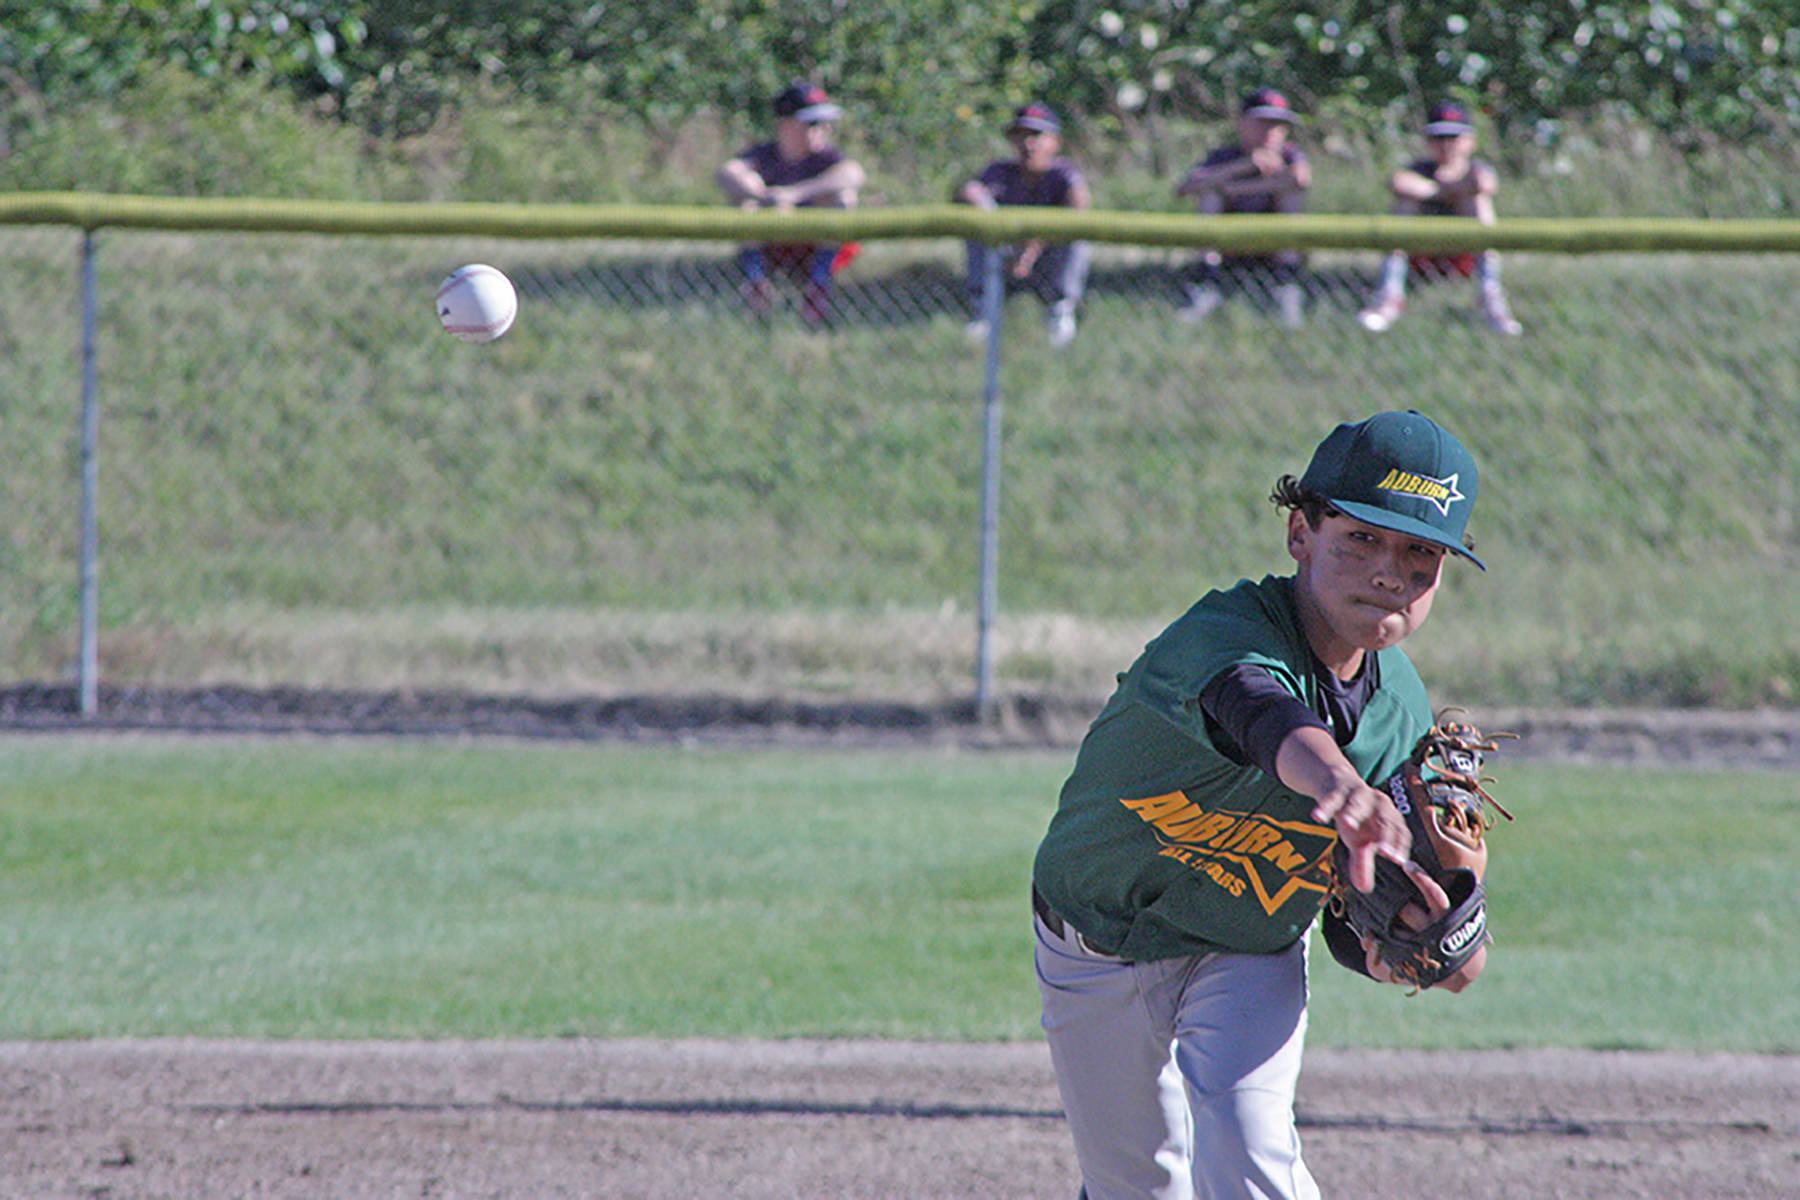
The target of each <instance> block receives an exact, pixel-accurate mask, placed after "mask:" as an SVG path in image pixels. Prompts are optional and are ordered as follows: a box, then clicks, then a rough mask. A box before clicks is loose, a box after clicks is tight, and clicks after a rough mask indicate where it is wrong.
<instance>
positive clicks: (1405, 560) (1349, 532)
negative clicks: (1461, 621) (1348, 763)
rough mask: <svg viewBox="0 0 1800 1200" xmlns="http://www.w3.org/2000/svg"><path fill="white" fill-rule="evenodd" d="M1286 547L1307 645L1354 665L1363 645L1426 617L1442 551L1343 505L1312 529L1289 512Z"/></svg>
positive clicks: (1330, 660)
mask: <svg viewBox="0 0 1800 1200" xmlns="http://www.w3.org/2000/svg"><path fill="white" fill-rule="evenodd" d="M1288 553H1289V554H1291V555H1293V557H1294V561H1295V562H1296V563H1298V564H1299V570H1298V571H1297V572H1296V573H1295V581H1296V587H1297V589H1298V592H1299V596H1300V618H1301V622H1302V624H1303V625H1304V626H1305V628H1306V633H1307V637H1308V639H1309V640H1310V641H1311V642H1312V646H1313V651H1314V653H1316V654H1318V656H1319V659H1320V661H1321V662H1323V663H1324V664H1325V665H1326V666H1327V667H1330V668H1332V669H1333V670H1341V671H1349V672H1351V673H1354V671H1355V670H1356V669H1357V668H1358V667H1360V666H1361V665H1362V656H1363V654H1364V653H1365V652H1368V651H1375V650H1385V649H1387V648H1388V647H1389V646H1393V645H1396V644H1398V643H1399V642H1400V640H1401V639H1403V638H1405V637H1406V636H1407V635H1408V634H1410V633H1411V632H1412V631H1413V630H1415V629H1417V628H1418V627H1419V626H1421V625H1423V624H1424V623H1425V618H1426V617H1428V616H1430V615H1431V602H1432V600H1433V598H1434V597H1435V596H1436V595H1437V587H1438V580H1439V578H1440V577H1441V575H1442V571H1443V566H1444V555H1445V553H1446V551H1445V550H1444V548H1443V547H1442V546H1439V545H1436V544H1435V543H1432V542H1426V541H1421V540H1419V539H1418V538H1415V537H1413V536H1411V535H1409V534H1404V533H1396V532H1394V531H1393V530H1391V529H1382V528H1380V527H1379V526H1375V525H1370V524H1368V523H1367V522H1365V521H1359V520H1357V519H1356V518H1355V517H1349V516H1345V515H1343V514H1342V513H1332V514H1330V515H1328V516H1327V517H1326V518H1325V519H1324V520H1322V521H1320V522H1319V527H1318V528H1317V529H1314V528H1313V527H1312V526H1310V525H1308V524H1307V523H1306V518H1305V517H1304V516H1302V515H1301V514H1300V513H1299V512H1293V513H1290V514H1289V518H1288ZM1346 677H1347V676H1346Z"/></svg>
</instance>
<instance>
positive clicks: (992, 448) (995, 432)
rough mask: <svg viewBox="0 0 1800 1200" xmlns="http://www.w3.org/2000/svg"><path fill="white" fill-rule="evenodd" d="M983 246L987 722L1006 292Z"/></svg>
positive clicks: (982, 634)
mask: <svg viewBox="0 0 1800 1200" xmlns="http://www.w3.org/2000/svg"><path fill="white" fill-rule="evenodd" d="M983 250H984V252H985V254H986V258H987V263H986V266H987V270H986V271H985V272H984V278H983V281H982V291H981V316H982V319H983V320H984V321H986V322H987V359H986V363H985V366H984V368H983V377H982V388H981V403H982V414H983V417H984V430H983V434H982V454H981V597H980V604H979V615H978V617H977V624H976V637H975V719H976V720H977V721H978V722H981V723H983V724H985V723H986V722H988V721H989V720H991V719H992V717H993V711H994V618H995V614H996V612H997V610H998V607H999V600H998V593H999V589H1000V567H999V561H1000V334H1001V329H1000V323H1001V315H1002V313H1003V311H1004V309H1005V292H1004V290H1003V288H1002V285H1001V282H1000V251H999V250H998V249H997V248H996V247H993V246H984V247H983Z"/></svg>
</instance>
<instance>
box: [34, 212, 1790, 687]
mask: <svg viewBox="0 0 1800 1200" xmlns="http://www.w3.org/2000/svg"><path fill="white" fill-rule="evenodd" d="M83 248H84V240H83V235H82V234H81V233H79V232H71V231H67V230H63V229H59V228H51V227H41V226H9V227H5V228H0V263H3V264H4V266H5V269H6V272H7V277H8V278H9V279H10V280H11V281H12V286H11V287H10V288H8V289H7V291H6V293H5V294H4V296H0V381H3V383H4V387H3V391H0V396H3V397H4V403H5V405H6V408H5V414H6V415H5V427H6V430H7V435H8V436H7V445H8V448H9V463H10V470H9V471H8V473H7V476H6V484H5V486H6V495H5V503H6V511H7V514H8V517H9V520H8V525H7V536H6V541H5V562H4V567H5V570H4V571H3V572H0V602H3V608H0V637H3V639H4V643H5V647H6V651H7V655H6V661H7V663H8V664H9V667H8V674H10V675H11V676H12V678H13V679H14V680H15V681H17V682H34V681H35V682H67V681H69V680H70V679H71V678H72V677H73V676H74V674H75V673H76V672H77V671H78V670H79V669H80V663H79V661H78V646H79V628H80V611H79V610H80V598H81V588H80V562H81V554H80V549H81V546H80V543H81V520H80V514H81V504H80V495H81V491H80V487H79V482H80V477H81V468H82V465H83V448H82V438H81V415H80V413H81V399H82V391H83V389H82V367H83V362H82V353H83V349H82V348H83V336H82V290H81V286H80V279H81V275H80V264H81V261H82V255H83ZM87 248H88V249H89V250H90V251H91V253H92V263H93V267H94V273H93V280H94V291H93V300H94V303H95V308H94V316H95V321H94V325H93V329H94V335H95V337H94V341H93V344H92V349H93V360H92V367H93V378H94V379H95V380H96V381H97V388H96V395H97V399H98V403H99V410H98V411H99V414H100V423H99V426H98V429H99V438H98V442H97V443H96V447H95V448H96V454H95V457H94V459H93V463H92V465H93V467H94V478H95V480H96V481H97V485H98V486H97V491H96V493H95V495H96V498H97V508H96V512H97V515H98V523H97V535H98V536H97V545H98V557H97V560H96V562H97V575H96V580H97V584H98V590H97V596H98V601H99V603H98V610H97V618H98V641H97V646H98V673H99V677H100V678H101V679H102V680H104V681H105V682H106V683H108V684H109V685H120V686H131V685H210V684H223V683H232V684H243V685H249V686H255V687H275V686H293V687H305V688H398V689H431V688H464V689H470V690H477V691H500V692H508V693H524V694H533V695H555V694H583V695H623V694H629V693H638V692H643V691H647V690H657V689H661V690H667V691H674V692H682V693H719V694H733V695H792V694H808V695H833V696H845V695H852V696H866V697H934V698H935V697H945V696H959V695H967V694H968V693H969V692H970V691H971V689H972V688H974V687H975V686H976V678H977V675H978V668H979V667H980V664H979V663H978V657H980V656H981V655H984V654H985V655H986V657H987V659H988V664H989V668H990V669H991V671H992V676H993V680H994V684H995V686H996V687H997V688H998V690H999V692H1000V693H1002V694H1016V693H1029V692H1046V691H1047V692H1056V693H1062V694H1072V695H1081V696H1095V697H1098V696H1101V695H1104V693H1105V691H1106V689H1107V688H1108V686H1109V685H1110V682H1111V676H1112V673H1113V672H1114V671H1116V670H1118V669H1121V668H1122V667H1123V666H1124V665H1125V664H1126V663H1127V662H1128V661H1129V660H1130V658H1131V657H1132V656H1133V655H1134V654H1135V652H1136V650H1137V649H1138V647H1139V646H1141V644H1142V642H1143V640H1144V639H1145V638H1146V637H1147V636H1149V635H1150V634H1152V633H1154V632H1155V630H1156V629H1158V628H1160V627H1161V626H1162V625H1163V624H1165V623H1166V622H1167V621H1168V620H1169V619H1170V618H1171V617H1172V616H1173V615H1175V614H1176V613H1178V612H1179V611H1180V610H1181V609H1183V608H1185V607H1186V605H1187V604H1188V603H1190V602H1191V601H1192V599H1194V598H1195V597H1197V596H1198V595H1199V594H1200V593H1201V592H1203V591H1204V590H1206V589H1208V588H1210V587H1214V586H1222V585H1226V584H1229V583H1230V582H1232V581H1233V580H1235V579H1237V578H1239V577H1241V576H1245V575H1260V574H1263V573H1266V572H1281V571H1285V570H1287V569H1288V568H1289V565H1290V564H1289V563H1288V561H1287V559H1286V556H1285V553H1284V550H1283V546H1282V541H1281V532H1280V530H1281V526H1280V520H1279V517H1278V515H1277V514H1276V512H1275V510H1273V509H1272V508H1271V507H1270V506H1269V504H1268V503H1267V500H1266V497H1267V494H1268V492H1269V489H1270V487H1271V485H1272V484H1273V482H1274V480H1275V479H1276V477H1277V476H1278V475H1280V474H1281V473H1283V472H1289V471H1292V472H1298V471H1300V470H1301V469H1302V468H1303V467H1304V465H1305V460H1306V457H1307V455H1308V454H1309V453H1310V450H1311V448H1312V446H1313V445H1314V444H1315V443H1316V442H1317V441H1318V439H1319V438H1320V437H1321V436H1322V435H1323V434H1324V433H1325V432H1326V431H1327V430H1328V429H1329V428H1330V427H1331V426H1332V425H1333V424H1335V423H1336V422H1338V421H1340V420H1346V419H1356V418H1360V417H1361V416H1364V415H1367V414H1368V413H1369V412H1372V411H1376V410H1379V409H1383V408H1390V407H1407V408H1418V409H1421V410H1422V411H1425V412H1427V413H1429V414H1430V415H1432V416H1434V417H1436V418H1437V419H1439V420H1441V421H1443V422H1444V423H1445V424H1446V425H1448V426H1449V427H1451V428H1452V429H1453V430H1455V431H1456V432H1457V433H1458V434H1459V435H1460V436H1461V437H1462V438H1463V439H1464V440H1465V441H1466V442H1467V443H1468V444H1469V445H1470V446H1471V448H1472V449H1473V450H1474V452H1475V453H1476V456H1477V459H1478V461H1479V462H1480V463H1481V464H1482V468H1483V478H1482V486H1481V497H1480V502H1479V504H1478V506H1477V508H1476V511H1475V517H1474V521H1473V523H1472V526H1471V528H1472V530H1473V531H1474V533H1475V536H1476V538H1477V543H1478V546H1479V548H1480V550H1481V552H1482V554H1483V556H1484V558H1486V559H1487V561H1488V562H1489V564H1490V567H1491V569H1490V570H1489V571H1488V572H1486V573H1485V574H1484V573H1481V572H1477V571H1473V570H1461V569H1458V568H1457V567H1456V566H1455V565H1453V566H1452V568H1451V569H1450V570H1448V571H1447V578H1446V583H1445V587H1444V594H1443V596H1442V597H1441V598H1440V601H1439V608H1438V611H1439V616H1438V617H1437V618H1436V619H1435V620H1434V622H1433V623H1432V624H1431V625H1429V626H1427V628H1426V630H1425V631H1424V632H1423V633H1421V634H1420V635H1419V637H1418V638H1417V639H1415V643H1413V644H1410V645H1411V646H1412V648H1413V651H1414V656H1415V658H1417V659H1419V660H1420V662H1421V665H1422V667H1424V668H1425V669H1426V671H1427V677H1428V678H1432V679H1433V680H1434V684H1435V685H1436V687H1437V689H1438V691H1439V692H1440V693H1441V696H1442V698H1443V699H1445V700H1453V699H1455V698H1457V697H1459V696H1461V697H1465V698H1466V697H1471V696H1480V697H1481V698H1482V699H1483V700H1484V701H1486V702H1490V703H1520V704H1558V705H1582V704H1599V703H1620V702H1633V703H1642V704H1672V705H1698V704H1719V705H1739V706H1741V705H1752V704H1776V705H1785V704H1788V703H1790V702H1792V701H1793V699H1794V695H1793V688H1794V686H1795V685H1796V684H1797V683H1800V639H1796V638H1795V636H1794V635H1793V634H1792V632H1791V628H1790V623H1788V622H1786V621H1785V620H1784V619H1783V618H1784V617H1785V611H1784V610H1785V608H1786V598H1787V596H1789V595H1790V594H1791V593H1792V592H1793V590H1794V585H1795V584H1796V582H1800V530H1797V529H1796V523H1795V495H1794V492H1795V479H1796V476H1797V474H1800V472H1797V471H1796V468H1797V467H1800V462H1797V461H1796V460H1797V458H1800V413H1797V409H1800V404H1797V403H1796V401H1797V400H1800V358H1797V356H1796V353H1795V350H1794V348H1793V330H1794V324H1793V315H1792V314H1793V302H1794V301H1793V298H1794V296H1795V295H1796V292H1797V290H1800V258H1796V257H1794V256H1791V255H1783V254H1734V255H1702V254H1676V253H1662V254H1652V253H1642V254H1606V255H1591V256H1585V257H1572V256H1563V255H1557V254H1551V253H1524V252H1513V253H1508V254H1507V256H1506V258H1505V263H1504V277H1505V279H1506V282H1507V284H1508V287H1509V290H1510V296H1511V300H1512V309H1513V312H1514V314H1515V315H1516V317H1517V319H1518V321H1519V322H1520V323H1521V325H1522V327H1523V332H1522V334H1521V335H1520V336H1516V337H1514V336H1505V335H1503V334H1496V333H1495V332H1493V331H1492V329H1490V327H1489V324H1488V322H1487V321H1486V320H1485V319H1484V317H1483V314H1482V310H1481V309H1480V307H1479V305H1478V293H1477V289H1476V287H1475V285H1474V283H1473V282H1472V281H1470V280H1467V279H1463V278H1461V277H1452V278H1448V279H1444V280H1440V281H1437V282H1434V283H1429V284H1427V283H1419V284H1416V285H1415V286H1414V287H1413V289H1412V291H1411V294H1410V296H1409V303H1408V307H1407V310H1406V312H1405V315H1404V317H1403V318H1401V319H1400V320H1399V321H1398V322H1397V323H1396V324H1395V325H1394V326H1393V327H1392V328H1391V329H1389V330H1388V331H1386V332H1385V333H1381V334H1373V333H1371V332H1369V331H1368V330H1367V329H1365V328H1364V327H1363V326H1362V324H1360V323H1359V321H1358V320H1357V314H1358V312H1359V310H1360V309H1361V308H1362V306H1363V305H1364V303H1365V302H1366V300H1367V299H1368V297H1369V293H1370V289H1371V287H1372V285H1373V283H1374V281H1375V279H1376V275H1377V271H1378V269H1379V265H1380V261H1381V260H1380V255H1379V253H1378V252H1377V251H1375V250H1373V249H1371V250H1363V251H1356V250H1330V251H1324V250H1322V251H1315V252H1313V253H1311V254H1310V255H1309V256H1308V258H1307V261H1306V264H1305V267H1304V269H1303V270H1302V271H1301V272H1300V274H1299V277H1298V281H1299V292H1298V297H1297V299H1298V300H1299V304H1298V305H1297V306H1296V305H1295V304H1294V303H1293V301H1294V300H1295V299H1296V297H1295V296H1293V295H1291V294H1284V293H1282V292H1280V291H1279V290H1278V289H1276V288H1273V287H1264V286H1261V285H1260V284H1259V282H1258V281H1257V280H1256V279H1255V278H1251V279H1250V280H1249V281H1248V282H1247V283H1246V284H1245V285H1244V286H1243V287H1241V288H1239V289H1237V290H1235V291H1233V292H1227V293H1226V294H1224V295H1223V297H1222V300H1223V302H1222V303H1221V304H1219V305H1218V306H1217V307H1216V308H1215V309H1213V310H1212V311H1211V312H1209V313H1208V314H1207V315H1206V316H1205V317H1204V319H1200V320H1196V319H1194V318H1195V315H1196V314H1194V313H1193V312H1191V311H1186V312H1184V306H1186V305H1187V304H1188V303H1189V301H1190V299H1191V293H1190V291H1189V288H1188V285H1189V284H1191V283H1192V282H1193V279H1194V267H1195V261H1196V253H1197V252H1196V251H1194V250H1191V249H1163V248H1151V247H1134V246H1128V245H1096V246H1094V247H1093V264H1092V270H1091V275H1090V279H1089V286H1088V291H1087V295H1086V298H1085V300H1084V302H1083V304H1082V306H1081V308H1080V311H1079V324H1078V328H1077V330H1076V332H1075V335H1074V338H1073V340H1072V341H1069V342H1068V344H1066V345H1062V346H1056V345H1053V344H1051V343H1052V339H1051V338H1050V336H1049V332H1050V331H1049V329H1048V327H1047V326H1046V322H1045V318H1046V309H1045V307H1044V306H1043V304H1042V303H1041V302H1040V301H1039V300H1037V299H1036V298H1035V297H1034V296H1032V295H1030V294H1028V293H1024V294H1018V295H1014V296H1012V297H1011V298H1010V299H1009V300H1008V302H1007V304H1006V306H1005V309H1004V320H1003V321H1002V322H1001V323H1000V324H999V325H998V326H997V327H995V328H994V329H992V330H989V331H988V332H987V333H986V334H985V335H981V336H976V334H978V333H979V331H971V330H970V329H969V328H968V325H969V322H970V320H971V318H972V317H974V316H976V315H978V314H977V313H976V312H975V310H974V309H973V308H972V307H971V299H970V296H969V294H968V290H967V285H966V280H965V261H964V247H963V246H962V244H960V243H958V242H954V241H950V240H945V239H941V238H939V239H918V240H906V239H894V240H889V239H885V238H883V239H879V240H872V241H865V242H864V243H863V244H862V245H861V246H860V253H859V254H856V255H855V256H854V258H853V260H851V261H849V262H848V263H847V265H842V269H841V270H840V272H839V273H838V274H837V276H836V279H835V281H834V283H833V285H832V287H831V288H830V290H829V292H828V293H825V294H820V293H818V292H817V291H816V290H811V289H809V287H808V286H807V282H806V279H805V278H804V276H805V272H804V269H802V270H801V271H800V272H799V276H800V277H799V278H793V279H790V278H788V277H787V273H786V272H784V271H783V270H782V269H781V264H780V262H779V261H778V262H777V263H776V269H775V270H774V272H773V273H772V275H771V277H770V286H769V287H768V288H767V289H756V290H747V289H746V286H745V277H744V275H743V272H742V268H741V264H740V262H739V261H738V254H739V248H738V247H737V246H734V245H731V244H726V243H717V242H701V241H646V242H629V241H618V240H576V239H571V240H545V239H535V240H525V239H521V240H512V241H509V240H499V241H491V240H485V241H484V240H476V239H470V238H448V237H417V238H415V237H365V236H341V237H340V236H326V235H287V234H241V233H223V232H203V233H162V232H136V231H126V230H107V231H102V232H100V233H98V234H96V235H93V241H92V242H91V243H89V244H87ZM846 257H848V256H846ZM472 261H483V262H489V263H492V264H494V265H496V266H499V267H501V268H502V269H503V270H505V271H506V272H507V273H508V274H509V275H510V276H511V278H512V279H513V280H514V282H515V283H516V284H517V286H518V289H519V292H520V305H521V311H520V316H519V319H518V323H517V325H516V326H515V328H514V329H513V330H512V331H511V332H510V333H508V334H507V335H506V337H505V338H503V339H501V340H500V341H498V342H495V343H492V344H489V345H486V346H471V345H466V344H463V343H459V342H456V341H454V340H452V339H451V338H449V337H448V336H446V335H444V334H443V333H442V332H440V331H439V330H438V329H437V327H436V320H435V316H434V313H433V306H432V298H433V295H434V292H435V290H436V286H437V283H438V282H439V281H440V280H441V279H442V278H443V277H444V275H445V274H447V273H448V272H449V271H450V270H451V269H453V268H454V267H456V266H458V265H461V264H462V263H465V262H472ZM800 261H801V262H802V265H803V264H804V259H801V260H800ZM989 337H991V338H993V339H994V340H993V342H992V343H991V344H990V342H989V341H988V338H989ZM990 352H991V354H990ZM990 416H992V417H996V418H997V422H996V423H995V424H994V425H992V426H990V424H989V417H990ZM990 429H997V430H998V431H999V433H1000V438H999V440H998V442H997V443H993V444H992V445H991V446H990V445H989V444H988V442H987V441H986V438H987V435H988V433H989V432H990ZM990 451H991V453H992V457H989V454H990ZM996 463H997V465H998V470H999V474H998V477H997V481H996V482H997V496H998V508H997V510H995V511H996V512H997V519H996V521H995V523H994V524H993V526H992V527H991V528H990V529H988V530H987V533H988V534H990V535H991V541H989V542H988V543H987V544H988V545H989V546H990V547H991V548H992V549H993V551H994V556H993V560H992V564H993V567H994V573H993V575H992V577H991V582H992V588H993V590H992V593H991V598H992V599H993V600H994V607H993V610H992V613H991V616H992V625H991V629H988V630H986V634H991V642H990V643H988V644H985V645H978V642H980V641H981V639H982V638H983V637H984V636H985V634H984V629H983V627H982V624H983V623H982V617H983V612H982V608H983V603H984V593H983V587H982V567H983V546H984V526H983V516H984V494H989V493H984V488H985V487H986V486H987V484H988V481H987V480H986V479H985V478H984V466H992V465H994V464H996Z"/></svg>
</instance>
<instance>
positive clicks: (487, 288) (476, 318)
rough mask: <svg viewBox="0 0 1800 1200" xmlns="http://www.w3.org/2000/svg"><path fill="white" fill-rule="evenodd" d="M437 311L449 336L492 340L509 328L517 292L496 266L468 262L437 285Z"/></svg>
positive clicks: (514, 311) (517, 302) (515, 312)
mask: <svg viewBox="0 0 1800 1200" xmlns="http://www.w3.org/2000/svg"><path fill="white" fill-rule="evenodd" d="M437 311H438V320H440V321H442V322H443V323H444V329H445V331H446V332H448V333H449V334H450V336H451V337H454V338H460V339H461V340H462V341H465V342H491V341H493V340H494V339H495V338H497V337H499V336H500V335H501V334H503V333H505V332H506V331H507V330H508V329H511V328H512V323H513V318H514V317H516V316H518V315H519V294H518V293H517V292H516V291H514V290H513V285H512V280H510V279H508V278H507V277H506V275H505V273H504V272H502V271H501V270H500V269H499V268H498V267H490V266H488V265H487V264H486V263H470V264H469V265H468V266H466V267H458V268H456V270H454V271H452V272H450V274H449V276H448V277H447V278H446V279H445V280H444V282H443V283H441V284H439V285H438V292H437Z"/></svg>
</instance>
